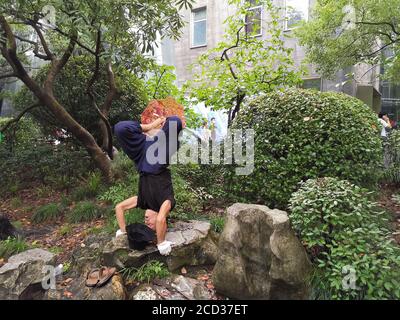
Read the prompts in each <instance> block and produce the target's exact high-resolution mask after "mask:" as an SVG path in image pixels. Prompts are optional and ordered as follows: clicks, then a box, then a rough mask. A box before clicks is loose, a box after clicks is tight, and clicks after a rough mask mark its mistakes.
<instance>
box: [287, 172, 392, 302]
mask: <svg viewBox="0 0 400 320" xmlns="http://www.w3.org/2000/svg"><path fill="white" fill-rule="evenodd" d="M368 197H369V193H368V192H367V190H365V189H362V188H360V187H358V186H356V185H353V184H351V183H349V182H348V181H341V180H338V179H336V178H320V179H310V180H308V181H307V182H305V183H303V184H302V186H301V188H300V189H299V190H298V191H297V192H296V193H294V194H293V195H292V198H291V200H290V210H291V213H290V218H291V222H292V225H293V228H294V230H295V231H296V232H297V233H298V235H299V236H300V238H301V239H302V241H303V243H304V245H305V246H306V248H307V250H308V252H309V253H310V254H311V257H312V260H313V263H314V266H315V268H316V273H315V274H314V279H313V283H315V284H316V285H317V286H318V287H317V288H316V291H315V296H316V298H326V297H328V298H329V299H399V298H400V289H399V288H400V286H399V285H400V283H399V279H400V268H399V267H400V248H399V247H398V246H397V245H395V244H394V243H393V240H392V239H391V232H390V230H389V229H388V220H387V217H386V215H385V213H384V212H382V211H381V210H380V209H379V208H378V204H376V203H374V202H371V201H370V200H369V199H368ZM351 269H352V270H354V271H355V274H354V275H355V277H356V278H355V280H356V282H355V287H353V288H352V289H351V288H350V289H348V290H346V287H344V286H343V281H344V280H346V279H345V277H346V276H347V275H348V274H349V272H350V270H351ZM356 287H357V288H356ZM321 289H322V290H321Z"/></svg>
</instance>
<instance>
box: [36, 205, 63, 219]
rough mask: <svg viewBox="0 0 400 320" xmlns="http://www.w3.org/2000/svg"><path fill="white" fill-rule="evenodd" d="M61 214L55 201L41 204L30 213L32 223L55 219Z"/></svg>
mask: <svg viewBox="0 0 400 320" xmlns="http://www.w3.org/2000/svg"><path fill="white" fill-rule="evenodd" d="M61 214H62V210H61V207H60V206H59V205H58V204H56V203H49V204H46V205H44V206H41V207H40V208H39V209H37V210H36V211H35V213H34V214H33V215H32V221H33V222H34V223H41V222H44V221H51V220H55V219H57V218H58V217H59V216H60V215H61Z"/></svg>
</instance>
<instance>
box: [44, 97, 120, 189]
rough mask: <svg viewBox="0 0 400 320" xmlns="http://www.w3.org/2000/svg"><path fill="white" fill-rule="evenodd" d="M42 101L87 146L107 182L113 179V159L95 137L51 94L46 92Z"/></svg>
mask: <svg viewBox="0 0 400 320" xmlns="http://www.w3.org/2000/svg"><path fill="white" fill-rule="evenodd" d="M41 101H42V102H43V104H44V105H46V106H47V107H48V108H49V109H50V110H51V112H52V113H53V114H54V116H55V117H56V118H57V120H58V121H60V122H61V123H63V124H64V125H65V126H66V128H67V129H68V131H69V132H71V133H72V134H73V135H74V137H75V138H77V139H78V140H79V141H80V142H81V143H82V145H83V146H84V147H85V149H86V150H87V152H88V153H89V155H90V157H91V158H92V159H93V162H94V164H95V165H96V167H97V168H98V169H99V170H100V171H101V172H102V174H103V177H104V178H105V179H106V181H107V182H111V181H112V178H113V177H112V172H111V159H110V158H109V157H108V156H107V154H106V153H104V152H103V150H102V149H101V147H100V146H99V145H98V144H97V143H96V140H95V139H94V137H93V136H92V135H91V134H90V132H89V131H87V130H86V129H85V128H84V127H82V126H81V125H80V124H79V123H78V122H77V121H76V120H75V119H74V118H72V117H71V115H70V114H69V113H68V112H67V111H66V110H65V109H64V108H63V107H62V106H61V105H60V104H59V102H58V101H57V100H56V99H55V98H54V97H53V96H51V95H48V94H44V95H43V97H41Z"/></svg>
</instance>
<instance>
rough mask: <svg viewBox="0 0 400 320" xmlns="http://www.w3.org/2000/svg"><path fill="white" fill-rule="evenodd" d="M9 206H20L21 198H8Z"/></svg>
mask: <svg viewBox="0 0 400 320" xmlns="http://www.w3.org/2000/svg"><path fill="white" fill-rule="evenodd" d="M10 206H11V208H13V209H18V208H20V207H21V206H22V200H21V198H18V197H15V198H12V199H11V200H10Z"/></svg>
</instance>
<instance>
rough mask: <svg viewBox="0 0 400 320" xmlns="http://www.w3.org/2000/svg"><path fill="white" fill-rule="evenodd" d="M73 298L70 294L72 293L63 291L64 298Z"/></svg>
mask: <svg viewBox="0 0 400 320" xmlns="http://www.w3.org/2000/svg"><path fill="white" fill-rule="evenodd" d="M73 296H74V295H73V294H72V292H69V291H64V297H67V298H72V297H73Z"/></svg>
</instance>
